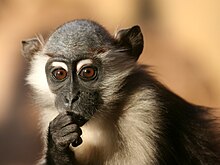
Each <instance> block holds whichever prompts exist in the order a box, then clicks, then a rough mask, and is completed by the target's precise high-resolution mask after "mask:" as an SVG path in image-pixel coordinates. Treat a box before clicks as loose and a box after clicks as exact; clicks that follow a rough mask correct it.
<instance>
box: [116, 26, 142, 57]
mask: <svg viewBox="0 0 220 165" xmlns="http://www.w3.org/2000/svg"><path fill="white" fill-rule="evenodd" d="M115 38H116V40H117V41H118V43H119V45H120V46H123V47H125V48H128V50H130V51H131V55H132V56H133V57H134V59H135V60H138V58H139V56H140V54H141V53H142V51H143V47H144V39H143V35H142V32H141V29H140V27H139V26H137V25H136V26H133V27H132V28H129V29H122V30H120V31H119V32H118V33H117V34H116V36H115Z"/></svg>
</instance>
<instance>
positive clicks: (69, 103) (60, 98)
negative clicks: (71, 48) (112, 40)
mask: <svg viewBox="0 0 220 165" xmlns="http://www.w3.org/2000/svg"><path fill="white" fill-rule="evenodd" d="M99 66H100V63H99V62H98V61H97V60H96V61H95V60H92V59H71V58H66V57H65V56H59V57H53V58H50V59H49V60H48V61H47V64H46V68H45V71H46V75H47V81H48V85H49V87H50V90H51V92H53V93H54V94H55V106H56V108H57V109H58V111H59V112H63V111H67V112H69V113H73V114H74V115H77V116H80V117H82V118H83V119H84V120H89V119H90V118H91V116H93V114H94V113H95V112H96V110H97V109H98V106H100V104H101V102H102V99H101V96H100V92H99V80H100V75H101V72H102V70H101V68H100V67H99Z"/></svg>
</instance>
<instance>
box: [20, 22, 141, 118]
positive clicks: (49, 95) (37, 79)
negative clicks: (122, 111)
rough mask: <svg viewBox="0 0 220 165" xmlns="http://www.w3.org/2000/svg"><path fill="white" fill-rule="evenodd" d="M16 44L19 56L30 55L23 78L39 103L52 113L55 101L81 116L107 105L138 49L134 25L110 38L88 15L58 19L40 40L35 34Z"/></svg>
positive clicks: (62, 108)
mask: <svg viewBox="0 0 220 165" xmlns="http://www.w3.org/2000/svg"><path fill="white" fill-rule="evenodd" d="M22 43H23V54H24V56H25V57H26V58H28V59H29V60H32V61H31V70H30V74H29V75H28V77H27V80H28V83H29V84H30V85H31V86H32V87H33V88H34V90H35V92H36V96H37V99H36V100H37V101H38V102H39V104H40V105H41V106H43V107H44V108H46V109H50V110H51V109H52V112H54V105H55V107H56V109H57V110H58V111H59V112H63V111H67V112H70V113H73V114H74V115H77V116H80V117H82V118H83V119H84V120H89V119H90V118H91V117H92V116H93V115H94V114H95V112H97V111H101V112H105V113H106V111H107V110H106V109H112V108H109V107H111V106H112V105H115V100H116V99H118V98H119V96H120V94H118V93H119V92H118V91H120V89H121V87H122V86H123V84H124V83H125V79H126V77H128V76H129V74H130V73H131V71H132V68H133V67H134V66H135V63H136V60H137V59H138V58H139V55H140V54H141V52H142V50H143V36H142V33H141V30H140V28H139V27H138V26H134V27H132V28H129V29H122V30H120V31H119V32H118V33H117V35H116V36H115V37H112V36H111V35H110V34H109V33H108V32H107V31H106V30H105V29H104V28H103V27H102V26H100V25H98V24H97V23H95V22H92V21H88V20H76V21H72V22H68V23H66V24H64V25H63V26H61V27H59V28H58V29H57V30H56V31H55V32H54V33H53V34H52V35H51V36H50V37H49V39H48V40H47V42H46V43H44V42H42V41H41V40H40V39H36V38H35V39H31V40H26V41H23V42H22ZM36 52H37V53H36ZM32 56H33V57H32ZM45 73H46V76H45ZM103 105H104V106H105V107H104V108H103ZM110 113H111V112H110ZM102 115H103V113H102Z"/></svg>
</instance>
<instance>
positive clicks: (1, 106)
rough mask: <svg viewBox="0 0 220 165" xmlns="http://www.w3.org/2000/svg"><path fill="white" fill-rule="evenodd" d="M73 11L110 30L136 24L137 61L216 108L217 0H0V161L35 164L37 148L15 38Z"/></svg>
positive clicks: (219, 79) (33, 110) (219, 95)
mask: <svg viewBox="0 0 220 165" xmlns="http://www.w3.org/2000/svg"><path fill="white" fill-rule="evenodd" d="M78 18H86V19H93V20H95V21H97V22H99V23H101V24H103V26H104V27H106V28H107V29H108V30H109V31H110V32H111V33H112V34H114V33H115V32H116V31H117V30H119V29H121V28H127V27H130V26H133V25H136V24H138V25H140V26H141V28H142V31H143V33H144V37H145V47H144V52H143V54H142V56H141V59H140V60H139V62H140V63H144V64H148V65H151V66H153V71H154V73H155V76H156V77H157V79H158V80H160V81H161V82H162V83H163V84H165V85H166V86H167V87H169V88H170V89H171V90H173V91H174V92H175V93H177V94H179V95H180V96H182V97H183V98H185V99H186V100H188V101H190V102H192V103H196V104H200V105H205V106H210V107H214V108H216V110H215V111H213V112H214V115H216V116H220V110H218V109H219V107H220V73H219V72H220V1H219V0H209V1H206V0H194V1H191V0H186V1H179V0H169V1H167V0H111V1H102V0H93V1H88V0H31V1H29V0H0V165H32V164H35V160H36V159H37V157H38V153H39V151H40V148H41V143H40V138H39V131H38V127H37V119H38V111H37V107H36V106H34V105H33V103H32V101H31V96H30V95H29V94H28V88H27V86H26V85H24V84H25V81H24V77H25V75H26V73H27V63H26V62H25V60H24V59H23V58H22V56H21V53H20V50H21V40H23V39H27V38H31V37H34V36H35V34H37V33H43V34H50V33H51V32H52V31H53V30H54V29H56V27H57V26H59V25H60V24H63V23H64V22H66V21H69V20H72V19H78ZM213 112H212V113H213Z"/></svg>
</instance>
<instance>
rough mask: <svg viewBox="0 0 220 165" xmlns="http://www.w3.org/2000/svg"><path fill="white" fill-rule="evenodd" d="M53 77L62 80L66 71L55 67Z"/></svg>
mask: <svg viewBox="0 0 220 165" xmlns="http://www.w3.org/2000/svg"><path fill="white" fill-rule="evenodd" d="M52 74H53V77H54V78H55V79H57V80H64V79H65V78H66V76H67V71H66V70H65V69H63V68H57V69H55V70H54V71H53V72H52Z"/></svg>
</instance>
